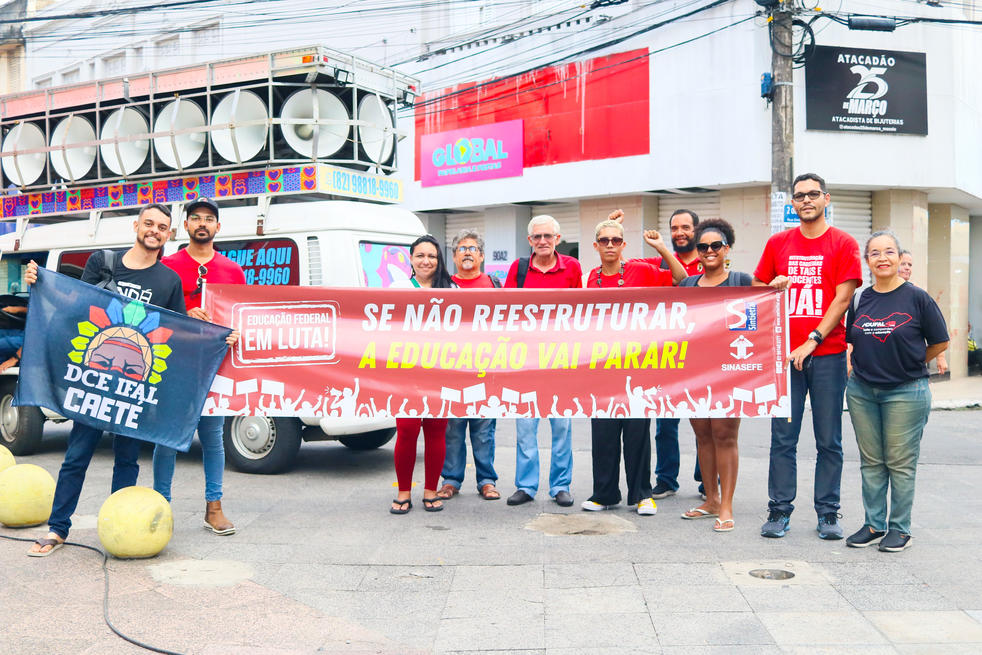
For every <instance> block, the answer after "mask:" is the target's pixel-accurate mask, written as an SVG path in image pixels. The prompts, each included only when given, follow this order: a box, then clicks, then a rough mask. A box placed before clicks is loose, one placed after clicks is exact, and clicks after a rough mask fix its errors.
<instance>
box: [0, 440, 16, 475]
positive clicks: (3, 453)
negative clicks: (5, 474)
mask: <svg viewBox="0 0 982 655" xmlns="http://www.w3.org/2000/svg"><path fill="white" fill-rule="evenodd" d="M16 463H17V461H16V460H14V454H13V453H11V452H10V451H9V450H8V449H7V447H6V446H0V471H3V470H6V469H9V468H10V467H11V466H13V465H14V464H16Z"/></svg>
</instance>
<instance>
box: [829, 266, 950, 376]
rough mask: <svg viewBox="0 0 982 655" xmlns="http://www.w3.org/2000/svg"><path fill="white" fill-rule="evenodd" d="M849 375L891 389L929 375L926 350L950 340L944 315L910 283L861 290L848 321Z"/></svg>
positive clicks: (847, 317) (850, 310)
mask: <svg viewBox="0 0 982 655" xmlns="http://www.w3.org/2000/svg"><path fill="white" fill-rule="evenodd" d="M846 341H848V342H849V343H851V344H852V370H853V374H854V375H856V377H858V378H859V379H860V380H862V381H863V382H865V383H866V384H868V385H870V386H873V387H879V388H883V389H891V388H893V387H897V386H899V385H901V384H905V383H907V382H911V381H913V380H917V379H919V378H925V377H927V376H928V372H927V362H925V361H924V359H925V356H926V355H927V347H928V346H933V345H935V344H938V343H944V342H945V341H948V328H947V326H946V325H945V321H944V316H942V315H941V310H940V309H939V308H938V304H937V303H936V302H934V299H933V298H932V297H931V296H930V295H928V293H927V292H926V291H924V290H923V289H920V288H918V287H916V286H914V285H913V284H911V283H910V282H904V283H903V284H902V285H900V286H899V287H897V288H896V289H894V290H893V291H888V292H887V293H879V292H877V291H874V290H873V288H872V287H870V288H868V289H865V290H864V291H863V292H862V293H861V294H860V296H859V302H858V303H853V306H851V307H850V308H849V312H848V314H847V316H846Z"/></svg>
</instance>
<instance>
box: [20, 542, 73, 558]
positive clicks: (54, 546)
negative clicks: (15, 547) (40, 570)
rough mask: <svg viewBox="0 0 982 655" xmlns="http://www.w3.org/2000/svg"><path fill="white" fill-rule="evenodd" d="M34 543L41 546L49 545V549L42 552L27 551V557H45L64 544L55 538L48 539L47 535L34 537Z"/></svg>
mask: <svg viewBox="0 0 982 655" xmlns="http://www.w3.org/2000/svg"><path fill="white" fill-rule="evenodd" d="M34 543H36V544H37V545H38V546H40V547H41V548H44V547H45V546H51V550H49V551H47V552H44V553H41V552H38V553H35V552H32V551H27V556H28V557H47V556H48V555H50V554H51V553H53V552H55V551H56V550H58V549H59V548H61V547H62V546H64V545H65V542H64V541H58V540H57V539H48V538H47V537H42V538H40V539H35V540H34Z"/></svg>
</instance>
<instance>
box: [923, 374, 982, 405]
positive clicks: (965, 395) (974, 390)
mask: <svg viewBox="0 0 982 655" xmlns="http://www.w3.org/2000/svg"><path fill="white" fill-rule="evenodd" d="M931 395H932V396H933V399H932V403H931V408H932V409H967V408H971V407H982V375H973V376H971V377H967V378H958V379H956V380H944V381H939V382H932V383H931Z"/></svg>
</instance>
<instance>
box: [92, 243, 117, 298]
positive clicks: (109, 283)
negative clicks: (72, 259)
mask: <svg viewBox="0 0 982 655" xmlns="http://www.w3.org/2000/svg"><path fill="white" fill-rule="evenodd" d="M115 270H116V253H115V252H113V251H112V250H103V251H102V267H101V268H100V269H99V276H100V277H99V281H98V282H96V283H95V286H96V287H98V288H100V289H105V290H106V291H112V292H113V293H118V291H117V290H116V280H115V279H114V278H113V275H114V271H115Z"/></svg>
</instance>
